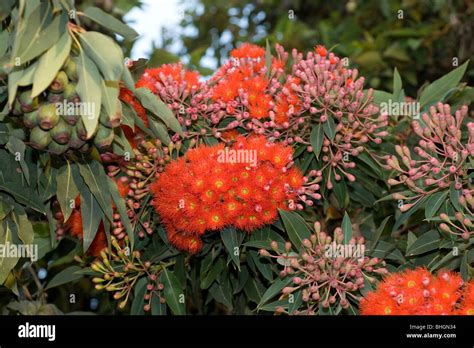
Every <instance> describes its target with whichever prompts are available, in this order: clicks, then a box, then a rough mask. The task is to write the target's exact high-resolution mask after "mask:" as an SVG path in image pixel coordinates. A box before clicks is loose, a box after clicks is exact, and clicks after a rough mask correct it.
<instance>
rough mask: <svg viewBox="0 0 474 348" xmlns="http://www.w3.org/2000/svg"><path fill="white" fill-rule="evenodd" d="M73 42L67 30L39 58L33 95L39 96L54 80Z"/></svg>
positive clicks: (34, 78)
mask: <svg viewBox="0 0 474 348" xmlns="http://www.w3.org/2000/svg"><path fill="white" fill-rule="evenodd" d="M71 42H72V40H71V36H70V35H69V32H68V31H66V32H65V33H64V34H63V35H62V36H61V38H60V39H59V41H58V42H56V43H55V44H54V45H53V46H51V48H50V49H48V51H47V52H46V53H45V54H43V55H42V56H41V57H40V58H39V60H38V68H37V69H36V71H35V74H34V77H33V89H32V91H31V97H33V98H34V97H36V96H38V95H39V94H40V93H41V92H43V91H44V90H45V89H46V88H48V86H49V85H50V84H51V82H53V80H54V78H55V76H56V74H57V73H58V71H59V70H60V69H61V67H62V65H63V64H64V62H65V60H66V58H67V57H68V55H69V52H70V51H71Z"/></svg>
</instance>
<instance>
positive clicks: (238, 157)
mask: <svg viewBox="0 0 474 348" xmlns="http://www.w3.org/2000/svg"><path fill="white" fill-rule="evenodd" d="M259 150H265V151H259ZM259 153H261V154H263V155H262V156H259ZM291 155H292V150H291V148H289V147H285V146H283V145H281V144H272V143H268V141H267V140H266V138H265V137H263V136H259V137H256V136H254V137H249V138H245V137H243V136H239V137H237V139H236V141H235V143H234V144H233V145H232V146H229V147H228V148H225V147H224V145H223V144H219V145H215V146H200V147H197V148H195V149H192V150H189V151H188V152H187V153H186V155H185V156H184V157H181V158H179V159H177V160H176V161H174V162H173V163H171V164H170V165H168V167H167V168H166V169H165V171H164V172H163V173H162V174H161V175H160V176H159V177H158V179H157V180H156V182H155V183H153V184H152V185H151V187H150V190H151V192H152V193H153V195H154V200H153V201H152V204H153V206H154V207H155V209H156V210H157V212H158V213H159V215H160V218H161V220H162V222H163V224H164V225H165V227H166V229H167V231H168V238H169V240H170V242H171V243H172V244H173V245H174V246H175V247H176V248H178V249H181V250H186V251H189V252H191V253H194V252H197V251H199V249H200V248H198V246H201V245H202V243H201V244H199V243H197V242H196V239H199V236H201V235H202V234H204V233H205V231H217V230H220V229H222V228H223V227H225V226H234V227H237V228H239V229H242V230H244V231H247V232H251V231H253V230H255V229H257V228H259V227H262V226H264V225H265V224H268V223H271V222H272V221H274V219H275V218H276V217H277V209H278V208H282V209H285V208H286V209H287V204H286V203H287V202H288V201H289V200H294V199H295V198H296V196H297V191H298V190H299V189H300V188H301V187H302V184H303V179H302V174H301V173H299V171H298V170H297V169H294V168H293V169H290V170H283V168H284V167H287V166H289V164H290V162H291V160H292V158H291ZM275 159H277V160H275ZM269 197H271V199H273V202H272V201H270V202H269ZM176 235H182V236H186V238H185V237H179V238H178V237H176ZM190 236H192V237H193V238H190ZM187 242H189V243H191V244H190V245H187V244H186V243H187Z"/></svg>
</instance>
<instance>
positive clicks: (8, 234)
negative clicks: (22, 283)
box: [0, 221, 20, 284]
mask: <svg viewBox="0 0 474 348" xmlns="http://www.w3.org/2000/svg"><path fill="white" fill-rule="evenodd" d="M9 244H10V245H11V244H13V236H12V230H11V229H10V226H9V224H8V221H7V222H4V223H2V221H0V245H2V246H7V245H9ZM19 259H20V258H19V257H1V258H0V284H3V283H4V282H5V280H6V279H7V277H8V274H9V273H10V271H11V270H12V269H13V267H15V266H16V264H17V263H18V260H19Z"/></svg>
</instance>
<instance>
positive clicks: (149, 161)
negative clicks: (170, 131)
mask: <svg viewBox="0 0 474 348" xmlns="http://www.w3.org/2000/svg"><path fill="white" fill-rule="evenodd" d="M180 150H181V142H180V141H177V142H176V143H173V142H170V143H169V144H168V146H164V145H163V144H162V143H161V141H160V140H158V139H155V140H146V141H145V140H143V141H141V142H140V143H139V144H137V147H136V148H134V149H133V152H134V157H133V158H130V159H129V160H126V158H124V157H122V156H117V155H115V154H112V153H105V154H102V155H101V159H102V161H103V163H105V164H106V165H107V172H108V175H109V176H111V177H120V180H126V181H127V184H128V188H129V189H128V192H127V195H126V197H125V202H126V206H127V213H128V217H129V218H130V220H131V223H132V225H133V226H135V227H138V231H139V232H138V236H139V237H140V238H144V237H145V235H146V234H148V235H151V234H152V233H153V228H152V226H151V223H150V221H146V219H143V218H144V217H145V216H146V215H147V214H148V212H147V211H146V208H147V207H148V206H147V205H146V204H144V202H145V200H146V199H147V197H148V195H149V185H150V184H152V183H153V182H154V180H155V178H156V177H158V175H159V173H161V172H163V171H164V168H165V166H166V165H167V164H168V163H169V162H170V161H171V159H172V157H173V156H174V155H175V156H178V154H179V151H180ZM175 152H176V153H175ZM114 227H115V229H114V235H115V236H117V237H118V238H119V239H121V238H123V237H124V236H125V233H124V227H123V225H122V223H121V221H120V215H119V214H114Z"/></svg>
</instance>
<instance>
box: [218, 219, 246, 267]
mask: <svg viewBox="0 0 474 348" xmlns="http://www.w3.org/2000/svg"><path fill="white" fill-rule="evenodd" d="M244 237H245V235H244V233H243V232H242V231H237V230H236V229H235V228H233V227H228V228H224V229H223V230H222V231H221V238H222V241H223V242H224V246H225V248H226V249H227V252H228V253H229V255H230V257H231V258H232V261H233V262H234V264H235V265H236V266H237V268H238V269H239V271H240V245H241V244H242V241H243V240H244Z"/></svg>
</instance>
